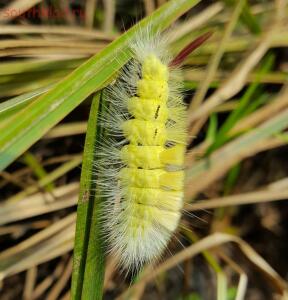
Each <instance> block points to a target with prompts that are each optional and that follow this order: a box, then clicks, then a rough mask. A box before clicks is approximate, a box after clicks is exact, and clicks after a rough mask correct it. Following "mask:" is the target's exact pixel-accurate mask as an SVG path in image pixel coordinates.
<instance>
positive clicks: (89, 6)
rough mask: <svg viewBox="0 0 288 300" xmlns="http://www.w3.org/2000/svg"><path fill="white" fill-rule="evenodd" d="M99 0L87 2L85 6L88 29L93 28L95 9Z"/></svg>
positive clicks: (88, 0)
mask: <svg viewBox="0 0 288 300" xmlns="http://www.w3.org/2000/svg"><path fill="white" fill-rule="evenodd" d="M97 2H98V1H97V0H87V1H86V5H85V26H86V27H87V28H93V23H94V15H95V9H96V6H97Z"/></svg>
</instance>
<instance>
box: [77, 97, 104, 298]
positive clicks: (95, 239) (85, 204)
mask: <svg viewBox="0 0 288 300" xmlns="http://www.w3.org/2000/svg"><path fill="white" fill-rule="evenodd" d="M99 105H100V93H97V95H96V96H95V97H94V99H93V101H92V105H91V110H90V116H89V121H88V127H87V134H86V140H85V147H84V155H83V164H82V172H81V181H80V194H79V201H78V207H77V222H76V233H75V245H74V263H73V275H72V290H71V293H72V298H71V299H101V295H102V286H103V279H104V254H103V253H104V251H103V247H102V239H101V236H100V232H99V228H100V224H97V223H98V222H99V216H97V214H98V213H100V208H99V204H100V203H99V201H100V197H99V196H98V195H97V196H96V186H95V178H94V176H93V161H94V158H95V144H96V140H97V134H99V132H97V130H98V126H97V119H98V111H99ZM91 257H92V258H91ZM86 260H87V261H88V262H87V264H86ZM87 265H89V266H90V268H91V267H92V268H95V269H96V270H97V272H95V274H94V275H95V276H94V277H93V278H90V283H89V277H90V276H89V275H90V272H88V270H87V271H86V274H85V268H86V267H88V268H89V266H87ZM87 273H88V275H87ZM84 275H86V283H85V289H86V291H85V293H88V294H90V293H91V294H90V296H91V295H92V294H93V297H92V296H91V297H88V298H81V295H82V291H83V283H84ZM92 275H93V274H92ZM87 277H88V278H87ZM87 281H88V283H87ZM92 289H95V290H94V291H93V290H92Z"/></svg>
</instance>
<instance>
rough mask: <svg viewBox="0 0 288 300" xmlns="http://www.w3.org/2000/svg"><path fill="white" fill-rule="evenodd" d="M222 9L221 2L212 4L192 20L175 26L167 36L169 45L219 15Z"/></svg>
mask: <svg viewBox="0 0 288 300" xmlns="http://www.w3.org/2000/svg"><path fill="white" fill-rule="evenodd" d="M223 8H224V5H223V3H222V2H217V3H214V4H212V5H210V6H208V7H207V8H206V9H204V10H203V11H201V12H199V14H197V15H196V16H194V17H193V18H191V19H189V20H187V21H186V22H185V23H182V24H180V25H178V26H176V27H175V28H174V29H173V30H172V32H171V34H170V35H169V41H170V43H172V42H175V41H176V40H178V39H179V38H181V37H183V36H184V35H186V34H188V33H190V32H192V31H193V30H195V29H197V28H199V27H200V26H202V25H205V24H206V22H207V21H209V20H210V19H212V18H213V17H214V16H215V15H217V14H218V13H220V12H221V11H222V10H223Z"/></svg>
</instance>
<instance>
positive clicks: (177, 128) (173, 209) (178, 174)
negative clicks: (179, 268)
mask: <svg viewBox="0 0 288 300" xmlns="http://www.w3.org/2000/svg"><path fill="white" fill-rule="evenodd" d="M131 51H132V53H133V59H132V60H131V61H130V62H129V63H128V64H127V65H126V66H125V67H124V68H123V70H122V72H121V74H120V75H119V77H118V79H117V80H116V82H115V83H114V84H112V85H110V86H109V87H108V88H106V90H105V100H106V101H107V102H108V103H109V107H108V111H109V113H108V115H106V116H105V118H104V122H103V123H104V125H105V127H106V129H107V131H108V133H109V134H110V138H109V139H108V140H105V142H103V147H102V148H101V149H100V156H101V157H102V160H101V161H100V165H99V166H98V168H100V170H101V171H100V176H99V177H100V178H102V181H100V182H99V183H100V185H101V187H102V191H103V193H105V195H106V199H107V200H106V201H105V216H104V230H105V233H106V234H107V239H108V244H109V249H110V251H111V252H112V254H113V255H114V256H115V255H116V256H117V257H118V258H119V261H120V264H121V265H122V266H123V267H124V268H126V269H138V268H139V267H141V266H142V265H143V264H145V263H149V262H151V261H154V260H155V259H157V258H159V257H160V256H161V254H162V253H163V250H164V249H165V247H166V246H167V244H168V242H169V240H170V238H171V236H172V235H173V233H174V231H175V230H176V228H177V226H178V223H179V219H180V217H181V209H182V206H183V196H184V170H183V166H184V154H185V149H186V140H187V138H186V109H185V105H184V104H183V100H182V95H181V88H182V78H181V74H180V72H179V68H178V67H177V66H175V64H174V62H175V59H174V60H173V59H172V58H171V55H170V54H169V52H168V50H167V43H166V41H165V40H164V39H161V38H160V36H159V35H158V36H156V37H155V38H150V37H149V34H146V36H145V35H142V36H141V37H139V39H137V41H136V42H135V43H133V44H131ZM190 52H191V50H190ZM185 55H187V54H185ZM185 55H184V56H185ZM181 59H182V58H181V57H180V60H181ZM103 178H104V179H103Z"/></svg>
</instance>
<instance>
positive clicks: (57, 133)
mask: <svg viewBox="0 0 288 300" xmlns="http://www.w3.org/2000/svg"><path fill="white" fill-rule="evenodd" d="M86 130H87V122H73V123H66V124H62V125H58V126H56V127H54V128H52V129H51V130H50V131H48V133H47V134H46V135H44V136H43V139H52V138H59V137H64V136H70V135H76V134H83V133H85V132H86Z"/></svg>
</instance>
